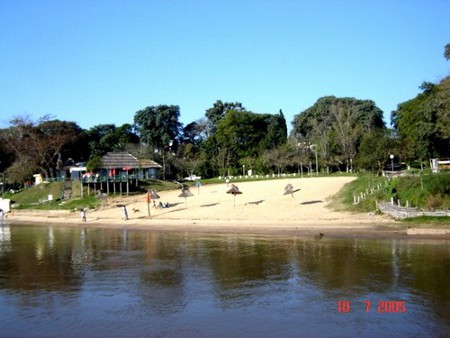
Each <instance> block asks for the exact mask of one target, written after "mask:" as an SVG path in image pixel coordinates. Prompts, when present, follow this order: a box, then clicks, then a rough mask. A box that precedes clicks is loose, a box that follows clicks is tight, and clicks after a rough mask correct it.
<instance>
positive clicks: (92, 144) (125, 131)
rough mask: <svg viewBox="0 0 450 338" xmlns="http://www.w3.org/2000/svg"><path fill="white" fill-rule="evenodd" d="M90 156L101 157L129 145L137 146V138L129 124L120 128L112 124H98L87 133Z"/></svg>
mask: <svg viewBox="0 0 450 338" xmlns="http://www.w3.org/2000/svg"><path fill="white" fill-rule="evenodd" d="M87 135H88V139H89V148H90V151H91V156H99V157H101V156H103V155H105V154H106V153H107V152H110V151H121V150H125V148H126V147H127V146H128V145H129V144H135V145H136V144H138V143H139V136H138V135H137V134H136V133H135V132H134V130H133V126H132V125H131V124H128V123H125V124H123V125H122V126H120V127H116V126H115V125H114V124H99V125H96V126H94V127H92V128H91V129H89V130H88V131H87Z"/></svg>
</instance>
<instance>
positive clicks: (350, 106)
mask: <svg viewBox="0 0 450 338" xmlns="http://www.w3.org/2000/svg"><path fill="white" fill-rule="evenodd" d="M292 124H293V131H292V132H293V133H296V134H301V135H302V136H303V137H304V138H305V139H306V140H307V142H308V143H310V144H315V145H316V147H317V148H316V151H318V153H319V154H321V156H320V161H321V162H322V163H323V164H325V165H326V166H329V165H334V164H336V163H339V162H342V163H345V164H346V167H347V170H348V169H349V168H350V165H351V162H352V160H353V158H354V157H355V155H356V153H357V151H358V147H359V144H360V141H361V138H362V136H363V135H364V134H365V133H368V132H370V131H372V130H373V129H382V128H385V124H384V121H383V112H382V111H381V110H380V109H379V108H378V107H377V106H376V105H375V103H374V102H373V101H371V100H357V99H355V98H337V97H335V96H325V97H322V98H320V99H319V100H317V102H316V103H315V104H314V105H313V106H312V107H310V108H308V109H306V110H305V111H303V112H301V113H300V114H298V115H296V116H295V117H294V121H293V123H292Z"/></svg>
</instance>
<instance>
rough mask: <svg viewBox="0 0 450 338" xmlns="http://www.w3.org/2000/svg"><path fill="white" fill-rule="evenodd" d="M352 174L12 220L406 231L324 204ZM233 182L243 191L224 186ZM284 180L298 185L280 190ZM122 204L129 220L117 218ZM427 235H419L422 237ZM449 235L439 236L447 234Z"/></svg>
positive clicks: (128, 200)
mask: <svg viewBox="0 0 450 338" xmlns="http://www.w3.org/2000/svg"><path fill="white" fill-rule="evenodd" d="M353 179H355V177H347V176H345V177H320V178H293V177H291V178H284V179H278V180H268V181H252V182H245V181H239V180H236V181H232V182H230V183H229V184H228V185H227V184H226V183H225V182H224V183H223V184H214V185H204V186H201V187H199V188H197V187H191V188H190V191H191V192H192V194H193V196H191V197H187V198H183V197H179V196H178V195H179V194H180V193H181V190H173V191H161V192H158V194H159V196H160V199H158V200H156V201H155V202H156V204H157V205H158V203H159V202H160V201H161V202H163V203H166V202H167V203H169V205H170V206H169V207H168V208H154V207H153V201H152V202H151V204H150V216H149V210H148V204H147V201H146V196H145V194H141V195H131V196H126V195H116V196H114V197H112V198H110V199H108V204H107V205H104V206H103V207H101V208H99V209H98V210H89V211H88V212H87V222H86V223H83V222H82V220H81V216H80V213H79V212H69V211H15V212H14V213H13V214H11V215H10V216H9V218H8V221H9V222H11V223H20V224H55V225H61V226H83V227H108V228H129V229H149V230H160V231H170V230H172V231H201V232H216V233H221V232H235V233H252V234H271V235H305V236H313V235H314V234H316V233H318V232H321V233H325V236H332V237H349V236H353V237H355V236H362V237H374V236H375V237H383V236H388V237H393V236H400V237H402V236H407V229H406V227H405V226H404V225H403V224H401V223H399V222H396V221H395V220H393V219H392V218H390V217H388V216H383V215H376V214H374V213H364V214H362V213H349V212H337V211H333V210H331V209H330V208H329V207H328V204H329V202H330V197H331V196H333V195H334V194H335V193H337V192H338V191H339V190H340V189H341V188H342V187H343V186H344V185H345V184H346V183H348V182H350V181H352V180H353ZM232 183H233V184H235V185H236V186H237V187H238V188H239V190H240V191H241V192H242V194H239V195H235V196H233V195H231V194H227V191H228V190H229V189H230V188H231V184H232ZM287 184H292V185H293V187H294V189H300V190H299V191H297V192H296V193H294V194H293V195H291V194H288V195H283V193H284V188H285V186H286V185H287ZM120 204H125V205H126V207H127V211H128V216H129V219H128V220H122V212H121V208H120V207H118V206H117V205H120ZM426 235H427V234H423V233H422V234H420V236H421V237H424V236H426ZM448 235H450V233H449V234H444V235H443V236H442V235H441V236H440V237H445V238H446V237H449V236H448Z"/></svg>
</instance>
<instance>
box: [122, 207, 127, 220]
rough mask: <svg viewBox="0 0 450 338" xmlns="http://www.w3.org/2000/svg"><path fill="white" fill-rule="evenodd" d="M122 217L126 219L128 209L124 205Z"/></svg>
mask: <svg viewBox="0 0 450 338" xmlns="http://www.w3.org/2000/svg"><path fill="white" fill-rule="evenodd" d="M122 219H123V220H124V221H128V211H127V207H126V206H125V205H124V206H123V207H122Z"/></svg>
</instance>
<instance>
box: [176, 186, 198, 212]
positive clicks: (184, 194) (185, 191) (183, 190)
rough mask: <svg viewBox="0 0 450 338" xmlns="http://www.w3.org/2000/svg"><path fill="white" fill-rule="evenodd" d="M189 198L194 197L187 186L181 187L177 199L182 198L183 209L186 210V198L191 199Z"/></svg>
mask: <svg viewBox="0 0 450 338" xmlns="http://www.w3.org/2000/svg"><path fill="white" fill-rule="evenodd" d="M191 196H194V194H193V193H191V192H190V191H189V186H187V185H183V186H182V187H181V194H179V195H178V197H184V207H185V208H187V198H188V197H191Z"/></svg>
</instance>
